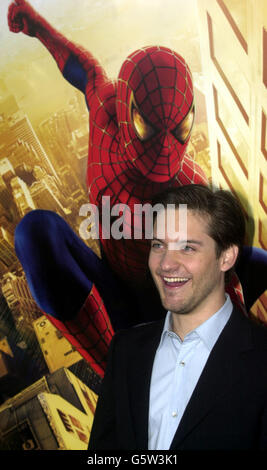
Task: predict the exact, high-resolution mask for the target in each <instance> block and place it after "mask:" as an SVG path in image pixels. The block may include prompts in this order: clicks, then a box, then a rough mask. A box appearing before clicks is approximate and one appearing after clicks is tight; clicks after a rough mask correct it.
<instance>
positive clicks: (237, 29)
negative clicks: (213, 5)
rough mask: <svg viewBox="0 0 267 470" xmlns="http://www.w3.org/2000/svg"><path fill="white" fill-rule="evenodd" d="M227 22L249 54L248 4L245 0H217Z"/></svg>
mask: <svg viewBox="0 0 267 470" xmlns="http://www.w3.org/2000/svg"><path fill="white" fill-rule="evenodd" d="M217 3H218V4H219V5H220V7H221V9H222V11H223V12H224V14H225V16H226V18H227V20H228V21H229V23H230V25H231V27H232V29H233V31H234V33H235V35H236V37H237V39H238V40H239V42H240V44H241V46H242V47H243V49H244V50H245V51H246V53H247V52H248V45H247V36H248V31H247V28H248V25H247V20H248V14H247V3H246V1H244V0H217Z"/></svg>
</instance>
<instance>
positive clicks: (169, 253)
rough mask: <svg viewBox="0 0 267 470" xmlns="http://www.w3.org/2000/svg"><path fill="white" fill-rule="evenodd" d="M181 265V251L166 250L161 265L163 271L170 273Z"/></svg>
mask: <svg viewBox="0 0 267 470" xmlns="http://www.w3.org/2000/svg"><path fill="white" fill-rule="evenodd" d="M179 265H180V257H179V250H173V249H169V248H168V249H166V251H165V253H164V255H163V257H162V259H161V263H160V267H161V269H162V271H170V270H172V269H175V268H177V267H178V266H179Z"/></svg>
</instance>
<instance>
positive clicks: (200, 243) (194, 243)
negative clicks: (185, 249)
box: [177, 239, 203, 246]
mask: <svg viewBox="0 0 267 470" xmlns="http://www.w3.org/2000/svg"><path fill="white" fill-rule="evenodd" d="M177 243H191V244H192V245H200V246H202V245H203V242H201V241H200V240H188V239H185V240H179V241H178V242H177Z"/></svg>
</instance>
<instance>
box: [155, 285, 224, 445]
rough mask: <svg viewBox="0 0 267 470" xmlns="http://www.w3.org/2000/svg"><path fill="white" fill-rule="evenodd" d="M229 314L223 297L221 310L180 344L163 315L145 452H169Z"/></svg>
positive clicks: (169, 321) (169, 316) (168, 315)
mask: <svg viewBox="0 0 267 470" xmlns="http://www.w3.org/2000/svg"><path fill="white" fill-rule="evenodd" d="M232 310H233V305H232V302H231V300H230V297H229V296H228V295H227V294H226V301H225V303H224V305H223V306H222V308H221V309H220V310H218V312H216V313H215V314H214V315H212V316H211V317H210V318H209V319H208V320H206V321H205V322H204V323H202V324H201V325H200V326H198V327H197V328H196V329H195V330H193V331H191V332H190V333H188V334H187V335H186V336H185V337H184V340H183V341H181V339H180V338H179V336H177V335H176V334H175V333H174V332H173V331H171V324H172V322H171V313H170V312H168V313H167V316H166V319H165V323H164V328H163V331H162V335H161V340H160V343H159V346H158V348H157V351H156V355H155V359H154V364H153V370H152V377H151V385H150V402H149V426H148V449H150V450H167V449H169V448H170V445H171V442H172V440H173V437H174V434H175V432H176V430H177V427H178V425H179V423H180V421H181V418H182V416H183V413H184V411H185V408H186V406H187V404H188V402H189V400H190V397H191V395H192V393H193V390H194V388H195V386H196V384H197V382H198V379H199V377H200V375H201V372H202V370H203V368H204V366H205V364H206V362H207V359H208V357H209V355H210V352H211V350H212V348H213V346H214V345H215V343H216V341H217V339H218V337H219V335H220V333H221V332H222V330H223V328H224V326H225V325H226V323H227V321H228V320H229V318H230V315H231V313H232Z"/></svg>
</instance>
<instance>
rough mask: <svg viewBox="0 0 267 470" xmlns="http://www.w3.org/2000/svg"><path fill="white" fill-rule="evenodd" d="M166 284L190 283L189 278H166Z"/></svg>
mask: <svg viewBox="0 0 267 470" xmlns="http://www.w3.org/2000/svg"><path fill="white" fill-rule="evenodd" d="M163 279H164V281H166V282H185V281H188V277H164V278H163Z"/></svg>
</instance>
